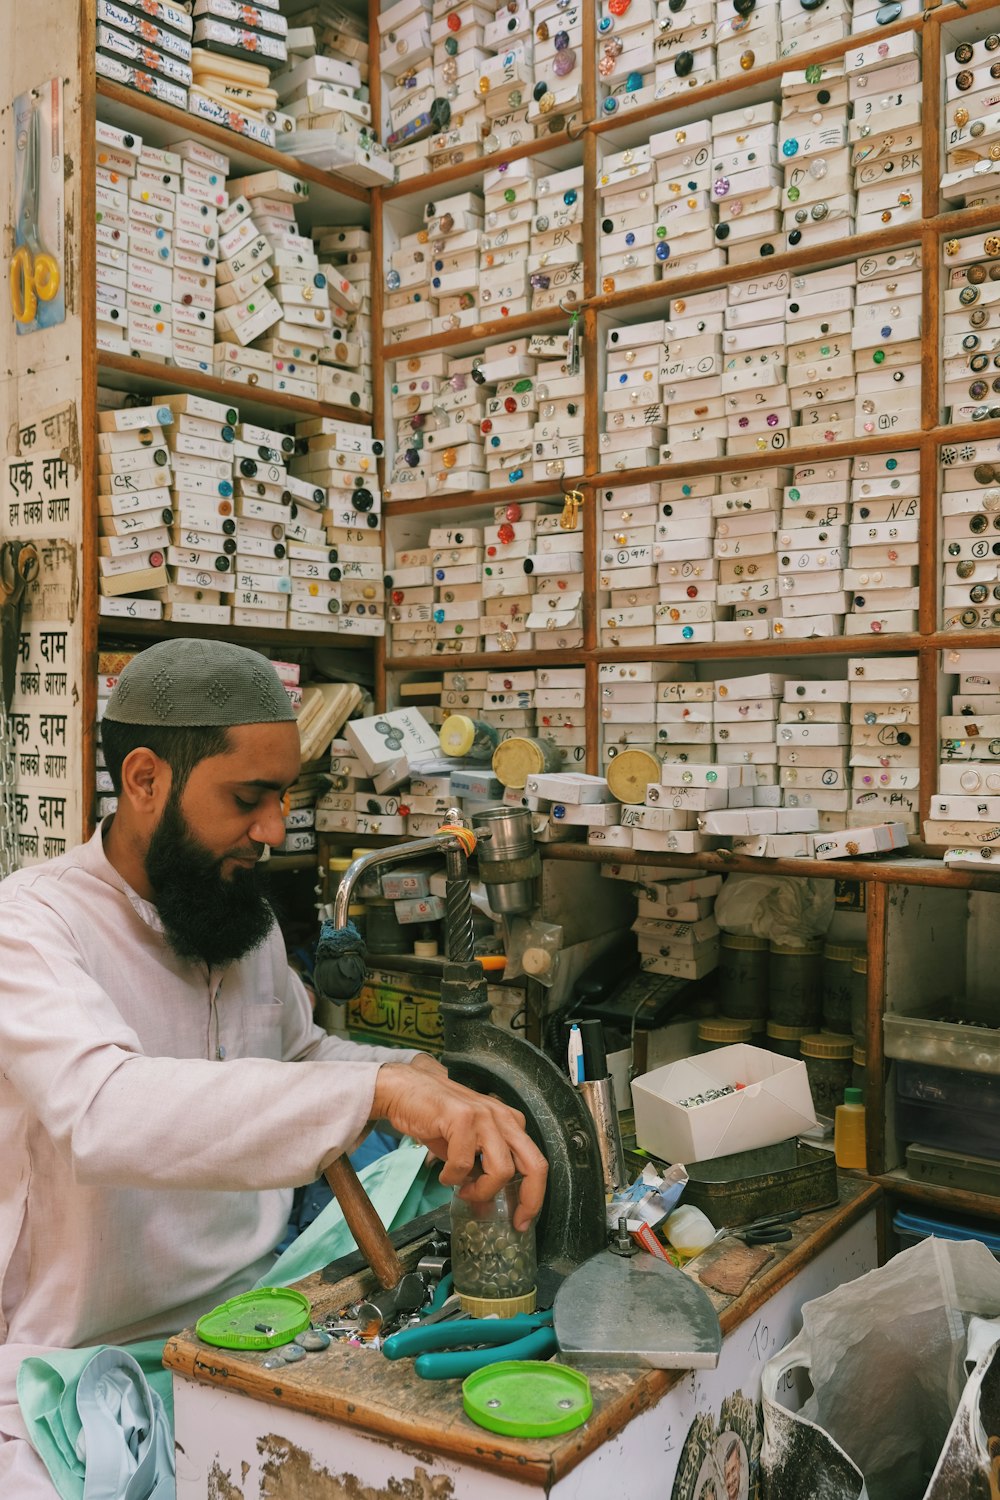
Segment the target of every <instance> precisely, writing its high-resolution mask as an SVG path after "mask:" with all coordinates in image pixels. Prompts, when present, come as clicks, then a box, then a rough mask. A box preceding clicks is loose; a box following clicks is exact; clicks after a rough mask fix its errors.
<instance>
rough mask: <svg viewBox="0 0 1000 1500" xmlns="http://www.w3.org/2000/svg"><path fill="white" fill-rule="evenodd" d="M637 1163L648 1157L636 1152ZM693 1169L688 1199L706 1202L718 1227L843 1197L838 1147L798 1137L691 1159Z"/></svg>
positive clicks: (705, 1210)
mask: <svg viewBox="0 0 1000 1500" xmlns="http://www.w3.org/2000/svg"><path fill="white" fill-rule="evenodd" d="M645 1159H646V1160H648V1158H645ZM631 1165H633V1166H638V1169H639V1170H640V1171H641V1169H642V1165H643V1159H642V1158H636V1159H635V1161H634V1162H632V1163H631ZM687 1174H688V1185H687V1187H686V1188H685V1189H684V1202H685V1203H693V1204H694V1205H695V1207H696V1208H700V1209H701V1210H702V1212H703V1213H705V1214H707V1215H708V1217H709V1219H711V1221H712V1223H713V1224H714V1225H715V1227H716V1229H722V1228H723V1227H724V1226H730V1227H735V1226H736V1225H738V1224H749V1223H750V1222H751V1220H753V1219H762V1218H764V1217H766V1216H768V1215H770V1214H779V1213H785V1212H787V1211H788V1210H789V1209H793V1208H798V1209H802V1210H806V1209H812V1208H825V1207H826V1205H827V1204H830V1203H836V1202H837V1164H836V1162H835V1161H834V1158H833V1152H832V1151H823V1150H820V1149H819V1147H817V1146H807V1145H804V1144H803V1143H801V1142H800V1141H797V1140H796V1139H795V1138H794V1137H792V1138H791V1139H789V1140H787V1141H781V1142H779V1144H778V1145H777V1146H762V1147H760V1148H759V1149H758V1150H756V1151H737V1152H735V1153H734V1154H733V1155H732V1156H717V1157H715V1158H714V1159H713V1160H711V1161H696V1162H688V1163H687Z"/></svg>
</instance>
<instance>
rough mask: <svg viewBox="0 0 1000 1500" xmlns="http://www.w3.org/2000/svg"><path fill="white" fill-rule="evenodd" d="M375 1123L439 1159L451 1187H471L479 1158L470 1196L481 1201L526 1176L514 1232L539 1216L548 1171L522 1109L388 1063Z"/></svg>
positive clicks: (379, 1081)
mask: <svg viewBox="0 0 1000 1500" xmlns="http://www.w3.org/2000/svg"><path fill="white" fill-rule="evenodd" d="M372 1119H373V1120H388V1121H389V1123H390V1124H391V1125H394V1126H395V1128H396V1129H397V1130H398V1131H400V1133H401V1134H403V1135H410V1136H412V1137H413V1138H414V1140H417V1141H420V1142H421V1144H422V1145H424V1146H426V1147H427V1148H428V1150H430V1151H433V1153H434V1155H435V1156H438V1157H440V1159H441V1160H442V1161H443V1162H444V1168H443V1170H442V1172H441V1181H442V1182H443V1183H444V1185H445V1186H446V1187H458V1186H459V1184H460V1183H464V1182H465V1180H466V1178H468V1177H470V1176H471V1175H472V1172H473V1169H474V1168H475V1166H476V1165H477V1158H478V1159H479V1164H480V1165H481V1167H482V1175H481V1176H478V1177H477V1178H476V1180H475V1181H474V1182H473V1183H470V1184H469V1185H468V1186H467V1187H466V1188H465V1190H464V1192H463V1196H466V1197H468V1198H470V1199H471V1200H473V1201H475V1202H486V1201H488V1200H489V1199H490V1198H492V1197H494V1196H495V1194H496V1193H498V1192H499V1191H500V1189H501V1188H502V1187H504V1186H505V1184H506V1183H508V1182H510V1180H511V1178H512V1177H515V1176H516V1175H517V1174H518V1173H520V1175H521V1178H522V1181H521V1186H520V1191H519V1195H518V1207H517V1212H516V1213H515V1215H514V1228H515V1229H519V1230H523V1229H527V1228H528V1226H529V1224H530V1223H531V1222H532V1220H533V1219H534V1218H536V1217H537V1215H538V1213H539V1210H540V1209H541V1206H542V1201H543V1199H544V1197H545V1180H546V1177H547V1175H548V1170H549V1167H548V1162H547V1161H546V1160H545V1157H544V1156H543V1155H542V1153H541V1152H540V1151H539V1149H538V1147H537V1146H536V1145H535V1143H534V1141H532V1140H531V1138H530V1136H528V1135H527V1134H526V1133H525V1129H524V1116H523V1115H522V1114H521V1112H520V1111H519V1110H516V1109H511V1108H509V1106H508V1105H506V1104H501V1103H500V1101H499V1100H498V1099H491V1098H488V1097H487V1096H486V1095H483V1094H476V1093H474V1092H473V1091H472V1090H471V1089H467V1088H463V1087H462V1085H461V1084H458V1083H452V1081H451V1079H449V1078H444V1079H440V1078H438V1077H435V1076H434V1075H432V1074H430V1073H429V1072H426V1071H424V1070H423V1069H422V1068H414V1067H411V1066H410V1065H409V1064H408V1063H383V1065H382V1067H381V1068H379V1071H378V1075H377V1077H376V1080H375V1098H374V1101H373V1103H372Z"/></svg>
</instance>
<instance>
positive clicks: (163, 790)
mask: <svg viewBox="0 0 1000 1500" xmlns="http://www.w3.org/2000/svg"><path fill="white" fill-rule="evenodd" d="M171 780H172V777H171V772H170V767H169V766H168V765H167V762H166V761H165V760H161V759H160V757H159V756H158V755H157V754H155V752H154V751H152V750H149V749H147V748H146V746H144V745H139V746H137V747H136V749H135V750H130V751H129V753H128V755H126V757H125V759H124V760H123V761H122V790H121V800H122V801H124V802H126V803H127V804H128V806H129V809H130V810H131V811H132V812H133V813H134V814H135V815H136V816H137V817H139V818H147V817H151V816H152V817H156V818H158V817H159V815H160V813H161V811H162V809H163V806H164V803H165V802H166V800H167V797H168V796H169V795H170V786H171Z"/></svg>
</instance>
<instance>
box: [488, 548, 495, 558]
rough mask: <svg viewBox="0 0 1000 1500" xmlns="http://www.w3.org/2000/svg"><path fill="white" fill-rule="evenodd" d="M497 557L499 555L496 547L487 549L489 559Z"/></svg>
mask: <svg viewBox="0 0 1000 1500" xmlns="http://www.w3.org/2000/svg"><path fill="white" fill-rule="evenodd" d="M496 555H497V549H496V548H495V547H487V549H486V556H487V557H496Z"/></svg>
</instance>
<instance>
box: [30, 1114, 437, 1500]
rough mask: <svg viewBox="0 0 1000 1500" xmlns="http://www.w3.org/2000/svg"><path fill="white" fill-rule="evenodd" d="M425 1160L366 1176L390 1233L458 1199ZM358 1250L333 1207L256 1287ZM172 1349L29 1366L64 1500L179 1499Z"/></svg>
mask: <svg viewBox="0 0 1000 1500" xmlns="http://www.w3.org/2000/svg"><path fill="white" fill-rule="evenodd" d="M426 1155H427V1153H426V1151H425V1149H424V1147H423V1146H417V1145H414V1144H413V1143H412V1142H404V1144H403V1145H401V1146H400V1147H399V1149H398V1150H397V1151H392V1152H390V1153H389V1155H387V1156H383V1157H380V1158H379V1160H378V1161H374V1162H372V1163H371V1164H370V1166H367V1167H365V1168H364V1169H363V1170H362V1171H361V1172H360V1173H359V1176H360V1178H361V1181H362V1182H363V1183H364V1185H365V1188H366V1190H367V1193H368V1196H369V1198H371V1200H372V1203H373V1204H374V1205H375V1209H376V1211H377V1213H378V1215H379V1217H380V1219H381V1220H382V1222H383V1224H385V1225H386V1227H387V1228H389V1229H395V1228H398V1227H399V1226H400V1225H402V1224H407V1223H409V1222H410V1220H411V1219H414V1218H416V1217H418V1215H420V1214H422V1213H427V1212H429V1211H430V1210H431V1209H432V1208H437V1207H439V1206H440V1205H442V1204H444V1203H447V1202H448V1200H449V1199H450V1198H451V1190H450V1189H449V1188H443V1187H442V1186H441V1184H440V1183H439V1182H438V1180H437V1170H436V1168H433V1167H430V1166H428V1165H426V1163H425V1159H426ZM353 1248H354V1240H353V1237H352V1235H351V1232H350V1230H349V1229H348V1228H347V1225H346V1224H345V1222H344V1216H343V1214H342V1212H341V1210H340V1205H339V1204H338V1203H337V1202H336V1200H334V1201H333V1202H332V1203H330V1204H329V1205H328V1207H327V1208H325V1209H324V1210H323V1212H322V1213H321V1214H320V1215H319V1217H318V1218H317V1219H315V1220H314V1221H313V1222H312V1224H310V1225H309V1227H308V1229H306V1230H305V1231H304V1232H303V1233H302V1234H301V1235H300V1236H299V1238H298V1239H297V1240H296V1241H295V1243H294V1244H293V1245H291V1246H290V1247H289V1248H288V1249H287V1250H286V1251H285V1253H284V1254H283V1255H281V1256H279V1258H278V1259H277V1260H276V1261H275V1263H274V1266H273V1267H272V1269H271V1271H270V1273H269V1274H268V1275H267V1276H266V1277H264V1278H262V1279H261V1280H260V1281H259V1282H258V1283H257V1285H258V1286H289V1285H290V1284H291V1283H292V1282H293V1281H300V1280H301V1279H302V1278H303V1277H305V1276H309V1275H311V1274H312V1273H313V1272H314V1271H318V1270H320V1269H322V1267H323V1266H325V1265H327V1264H328V1262H329V1261H331V1260H336V1259H337V1258H338V1257H339V1256H341V1255H345V1254H347V1253H348V1252H349V1251H351V1250H352V1249H353ZM164 1343H165V1340H164V1339H152V1340H147V1341H146V1342H144V1343H141V1344H129V1345H127V1346H126V1347H124V1348H121V1349H117V1348H113V1347H111V1346H109V1345H101V1346H100V1347H98V1348H89V1349H53V1350H51V1351H50V1352H48V1353H47V1354H46V1355H45V1356H44V1357H42V1356H38V1355H35V1356H32V1357H31V1358H28V1359H25V1360H24V1361H23V1362H22V1364H21V1368H20V1370H19V1371H18V1376H17V1399H18V1403H19V1405H20V1408H21V1413H22V1415H23V1417H24V1421H25V1425H26V1427H27V1431H28V1436H29V1438H30V1439H31V1443H32V1446H33V1447H34V1449H35V1451H36V1452H37V1453H38V1455H39V1457H40V1458H41V1460H42V1462H43V1463H44V1465H45V1467H46V1469H47V1470H48V1472H49V1476H50V1477H51V1479H52V1483H53V1484H54V1486H55V1488H56V1490H57V1492H58V1494H59V1496H60V1500H175V1493H176V1491H175V1484H174V1442H173V1391H172V1385H171V1375H170V1371H169V1370H165V1369H164V1368H163V1364H162V1359H163V1347H164ZM0 1500H8V1497H7V1496H3V1497H0ZM9 1500H16V1497H15V1496H10V1497H9Z"/></svg>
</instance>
